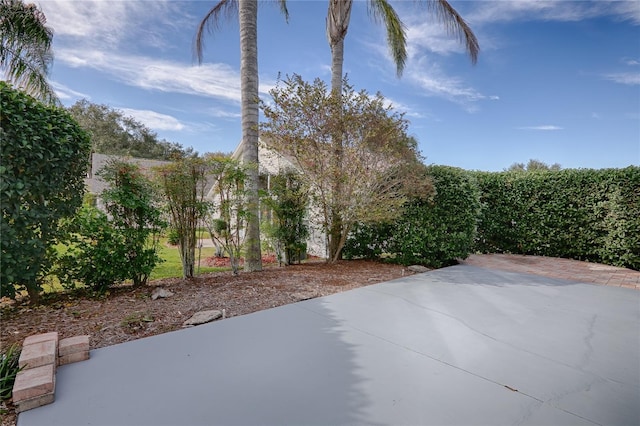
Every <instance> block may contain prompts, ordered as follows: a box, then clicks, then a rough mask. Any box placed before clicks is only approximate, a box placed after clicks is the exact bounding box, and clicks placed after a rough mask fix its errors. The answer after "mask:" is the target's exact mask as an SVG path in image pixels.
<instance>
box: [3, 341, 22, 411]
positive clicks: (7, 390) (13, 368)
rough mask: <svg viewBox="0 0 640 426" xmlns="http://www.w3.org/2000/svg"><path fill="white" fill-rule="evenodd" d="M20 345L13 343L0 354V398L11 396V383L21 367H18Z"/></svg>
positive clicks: (5, 398) (4, 398)
mask: <svg viewBox="0 0 640 426" xmlns="http://www.w3.org/2000/svg"><path fill="white" fill-rule="evenodd" d="M19 359H20V346H19V345H17V344H13V345H11V346H9V347H8V348H6V349H3V350H2V353H1V354H0V400H2V401H5V400H7V399H9V398H11V393H12V391H13V383H14V382H15V380H16V376H17V375H18V373H19V372H20V370H21V368H19V367H18V360H19Z"/></svg>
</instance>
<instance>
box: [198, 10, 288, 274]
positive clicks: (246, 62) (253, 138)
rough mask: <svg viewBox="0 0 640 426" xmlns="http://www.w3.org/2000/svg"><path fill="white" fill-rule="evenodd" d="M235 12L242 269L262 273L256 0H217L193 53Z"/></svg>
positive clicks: (204, 20) (199, 34)
mask: <svg viewBox="0 0 640 426" xmlns="http://www.w3.org/2000/svg"><path fill="white" fill-rule="evenodd" d="M279 3H280V9H281V10H282V12H283V14H284V15H285V18H287V19H288V15H289V13H288V11H287V7H286V0H279ZM223 13H226V14H227V16H228V15H230V14H232V13H237V14H238V17H239V23H240V91H241V105H242V107H241V108H242V161H243V162H244V163H245V164H246V165H248V166H249V170H248V175H247V181H246V185H247V204H248V210H249V217H250V220H249V223H248V225H247V235H246V242H247V246H246V257H245V263H244V269H245V271H248V272H253V271H261V270H262V255H261V251H260V215H259V196H258V185H259V180H260V179H259V175H258V167H257V165H258V111H259V106H258V102H259V97H258V2H257V1H256V0H220V1H219V2H218V3H217V4H216V5H215V6H214V7H213V8H212V9H211V10H209V13H207V14H206V16H205V17H204V19H203V20H202V21H201V22H200V25H198V30H197V32H196V42H195V50H196V55H197V57H198V62H199V63H202V54H203V49H204V32H205V30H209V32H212V31H213V30H215V28H217V26H218V24H219V22H220V15H222V14H223Z"/></svg>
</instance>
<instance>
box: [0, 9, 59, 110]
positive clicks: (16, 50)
mask: <svg viewBox="0 0 640 426" xmlns="http://www.w3.org/2000/svg"><path fill="white" fill-rule="evenodd" d="M46 23H47V18H46V17H45V16H44V13H42V10H40V8H39V7H38V6H36V5H35V4H32V3H29V4H25V3H24V2H23V1H22V0H1V1H0V69H2V70H3V71H4V72H3V74H4V76H5V78H6V80H7V81H9V82H11V83H13V84H15V85H16V86H17V87H19V88H20V89H22V90H24V91H25V92H26V93H27V94H29V95H31V96H33V97H35V98H37V99H39V100H41V101H42V102H45V103H49V104H57V103H58V98H57V96H56V94H55V91H54V90H53V88H52V87H51V86H50V85H49V83H48V82H47V74H48V73H49V66H50V65H51V63H52V62H53V54H52V53H51V42H52V40H53V31H52V30H51V28H49V27H47V26H46Z"/></svg>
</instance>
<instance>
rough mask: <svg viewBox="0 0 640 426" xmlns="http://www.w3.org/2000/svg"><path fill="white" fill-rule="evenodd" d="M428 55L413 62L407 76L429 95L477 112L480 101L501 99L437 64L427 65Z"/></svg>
mask: <svg viewBox="0 0 640 426" xmlns="http://www.w3.org/2000/svg"><path fill="white" fill-rule="evenodd" d="M427 62H428V61H427V59H426V57H423V58H421V60H418V61H416V62H415V63H414V64H411V65H410V66H409V67H408V68H409V69H408V70H407V78H408V79H409V80H410V81H411V82H412V83H414V84H416V85H417V86H418V87H420V89H422V90H423V91H424V94H425V95H427V96H437V97H440V98H444V99H447V100H449V101H451V102H455V103H457V104H460V105H462V106H464V107H465V108H466V109H467V111H469V112H475V111H477V109H478V106H477V105H476V104H475V103H477V102H479V101H486V100H493V101H495V100H499V99H500V97H499V96H496V95H485V94H483V93H481V92H479V91H478V90H476V89H474V88H473V87H469V85H467V84H466V83H464V81H463V80H462V79H460V78H457V77H449V76H447V75H445V73H444V72H442V71H441V70H440V67H438V66H437V65H435V64H432V65H430V66H427V65H426V63H427Z"/></svg>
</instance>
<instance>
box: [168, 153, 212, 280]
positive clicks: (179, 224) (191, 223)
mask: <svg viewBox="0 0 640 426" xmlns="http://www.w3.org/2000/svg"><path fill="white" fill-rule="evenodd" d="M207 171H208V166H207V163H206V162H205V161H204V160H203V159H202V158H187V159H183V160H180V161H178V162H175V163H172V164H169V165H167V166H163V167H161V168H159V169H158V177H159V181H160V185H161V187H162V190H163V192H164V196H165V199H166V206H167V210H168V211H169V215H170V219H171V228H172V229H173V230H174V231H175V232H176V234H177V240H178V248H179V250H180V260H181V261H182V277H183V278H192V277H193V275H194V267H195V259H196V243H197V239H196V232H197V229H198V224H200V222H201V221H202V220H203V219H204V217H205V215H206V212H207V208H208V203H207V202H206V201H205V199H204V197H205V195H206V194H205V193H204V191H205V187H206V184H207Z"/></svg>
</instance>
